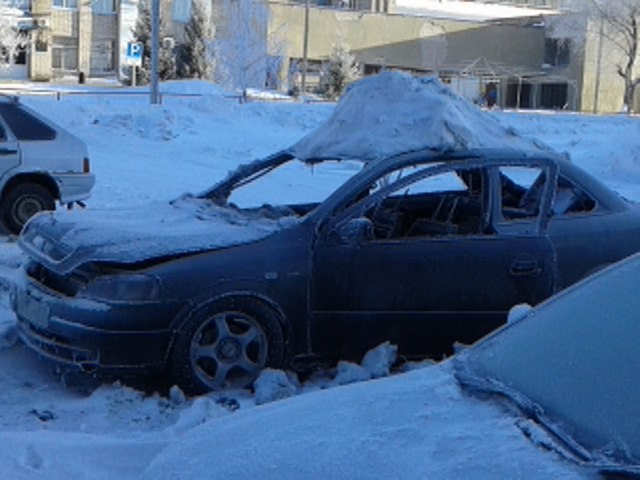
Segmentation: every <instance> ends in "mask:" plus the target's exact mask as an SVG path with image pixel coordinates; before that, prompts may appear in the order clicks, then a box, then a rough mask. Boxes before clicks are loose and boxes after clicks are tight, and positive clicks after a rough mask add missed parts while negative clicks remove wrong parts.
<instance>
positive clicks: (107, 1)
mask: <svg viewBox="0 0 640 480" xmlns="http://www.w3.org/2000/svg"><path fill="white" fill-rule="evenodd" d="M74 1H75V0H74ZM91 11H92V12H93V13H95V14H98V15H100V14H110V13H116V2H115V0H93V1H92V3H91Z"/></svg>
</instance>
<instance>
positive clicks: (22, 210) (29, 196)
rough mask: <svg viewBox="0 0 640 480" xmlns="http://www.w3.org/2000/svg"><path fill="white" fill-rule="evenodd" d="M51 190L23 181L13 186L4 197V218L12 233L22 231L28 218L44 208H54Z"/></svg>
mask: <svg viewBox="0 0 640 480" xmlns="http://www.w3.org/2000/svg"><path fill="white" fill-rule="evenodd" d="M54 209H55V199H54V198H53V195H51V192H50V191H49V190H47V189H46V188H45V187H43V186H42V185H38V184H36V183H23V184H20V185H17V186H15V187H13V188H12V189H11V190H9V193H8V194H7V195H6V197H5V198H4V202H3V205H2V219H3V223H4V225H5V227H6V228H7V230H9V231H10V232H11V233H15V234H17V233H20V230H22V227H23V226H24V224H25V223H27V220H29V219H30V218H31V217H33V216H34V215H35V214H36V213H39V212H42V211H43V210H54Z"/></svg>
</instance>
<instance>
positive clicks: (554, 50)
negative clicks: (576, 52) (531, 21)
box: [544, 38, 571, 67]
mask: <svg viewBox="0 0 640 480" xmlns="http://www.w3.org/2000/svg"><path fill="white" fill-rule="evenodd" d="M570 51H571V42H570V40H567V39H559V38H546V39H545V41H544V63H545V65H550V66H552V67H566V66H568V65H569V57H570V55H569V54H570Z"/></svg>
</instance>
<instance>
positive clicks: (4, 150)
mask: <svg viewBox="0 0 640 480" xmlns="http://www.w3.org/2000/svg"><path fill="white" fill-rule="evenodd" d="M16 153H18V150H13V149H11V148H0V155H15V154H16Z"/></svg>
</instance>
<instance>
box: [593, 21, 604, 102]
mask: <svg viewBox="0 0 640 480" xmlns="http://www.w3.org/2000/svg"><path fill="white" fill-rule="evenodd" d="M603 36H604V19H603V18H600V29H599V31H598V50H597V52H598V53H597V55H598V56H597V57H596V85H595V92H594V95H593V113H598V109H599V105H598V104H599V103H600V82H601V76H602V37H603Z"/></svg>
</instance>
